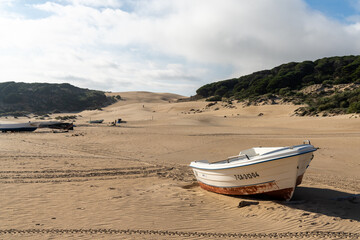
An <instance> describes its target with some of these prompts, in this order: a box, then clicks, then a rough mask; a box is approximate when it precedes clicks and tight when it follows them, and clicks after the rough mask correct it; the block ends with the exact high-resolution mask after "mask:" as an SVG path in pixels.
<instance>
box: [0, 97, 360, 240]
mask: <svg viewBox="0 0 360 240" xmlns="http://www.w3.org/2000/svg"><path fill="white" fill-rule="evenodd" d="M112 94H114V95H117V94H120V95H121V96H122V98H123V99H125V100H123V101H119V102H117V103H115V104H114V105H111V106H109V107H106V108H104V109H103V110H101V111H100V110H96V111H84V112H81V113H79V114H77V115H81V117H78V119H77V121H76V125H77V127H76V128H75V130H74V131H70V132H66V133H53V132H52V131H49V130H45V129H43V130H36V131H35V132H33V133H6V134H0V144H1V145H0V146H1V148H2V154H1V155H0V167H1V171H0V186H1V189H2V191H1V193H0V200H1V201H0V209H1V211H2V212H1V214H0V238H1V239H14V238H25V239H65V238H70V239H71V238H76V239H94V238H95V239H212V238H228V239H231V238H244V239H248V238H250V237H251V238H255V239H256V238H265V239H266V238H285V239H287V238H291V237H293V238H299V237H302V238H310V239H319V238H321V239H336V238H341V239H343V238H358V237H359V236H360V223H359V221H360V202H359V198H351V196H353V194H359V193H360V177H359V172H360V159H359V156H360V148H359V146H360V117H359V116H357V118H355V116H351V115H345V116H337V117H331V118H329V117H328V118H324V117H321V118H316V117H291V115H292V112H293V110H295V109H296V108H297V107H298V106H292V105H279V106H277V105H272V106H252V107H246V108H244V107H243V106H242V105H241V104H240V103H236V104H235V103H234V104H232V105H229V104H226V103H217V104H216V105H214V106H207V105H208V104H209V103H208V102H204V101H197V102H180V103H177V102H176V99H178V98H182V97H181V96H179V95H174V94H161V93H148V92H127V93H112ZM260 113H262V114H260ZM259 114H260V116H259ZM90 118H91V119H104V120H105V121H104V123H103V124H89V123H87V121H89V119H90ZM118 118H121V119H122V120H123V121H126V123H121V124H120V125H117V126H111V124H109V123H110V122H112V121H114V120H115V119H118ZM20 120H21V119H20ZM304 139H310V140H311V142H312V144H313V145H315V146H316V147H319V148H320V149H319V150H318V151H317V152H316V153H315V158H314V160H313V161H312V163H311V165H310V167H309V169H308V170H307V172H306V174H305V178H304V181H303V184H302V185H300V186H299V187H298V188H297V189H296V191H295V195H294V198H293V201H291V202H290V203H286V202H281V201H274V200H272V199H267V198H264V197H263V196H254V197H246V198H245V197H230V196H223V195H219V194H215V193H211V192H207V191H204V190H202V189H200V188H199V186H198V185H197V184H196V182H195V181H194V177H193V175H192V172H191V171H190V169H189V168H188V164H189V163H190V162H191V161H193V160H200V159H208V160H210V161H213V160H219V159H222V158H225V157H227V156H232V155H235V154H237V153H238V152H239V151H240V150H242V149H246V148H250V147H254V146H288V145H294V144H300V143H302V141H303V140H304ZM243 199H246V200H249V199H250V200H252V201H258V202H259V205H253V206H248V207H244V208H238V207H237V206H238V204H239V202H240V201H241V200H243Z"/></svg>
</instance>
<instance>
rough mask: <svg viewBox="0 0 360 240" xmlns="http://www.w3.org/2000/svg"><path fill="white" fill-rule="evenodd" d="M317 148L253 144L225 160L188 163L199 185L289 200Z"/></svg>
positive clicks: (224, 192) (215, 189) (223, 191)
mask: <svg viewBox="0 0 360 240" xmlns="http://www.w3.org/2000/svg"><path fill="white" fill-rule="evenodd" d="M316 150H317V149H316V148H315V147H314V146H312V145H311V144H310V141H305V142H304V144H302V145H296V146H291V147H255V148H251V149H248V150H244V151H241V152H240V154H239V155H237V156H233V157H229V158H228V159H226V160H222V161H218V162H213V163H209V162H208V161H207V160H201V161H195V162H191V164H190V167H192V169H193V171H194V174H195V176H196V178H197V181H198V182H199V185H200V186H201V187H202V188H203V189H206V190H209V191H212V192H216V193H221V194H227V195H251V194H260V193H264V194H268V195H271V196H273V197H276V198H280V199H285V200H287V201H288V200H290V199H291V197H292V195H293V193H294V190H295V187H296V186H297V185H299V184H300V183H301V181H302V178H303V175H304V173H305V171H306V169H307V167H308V166H309V164H310V161H311V160H312V159H313V157H314V155H313V152H314V151H316Z"/></svg>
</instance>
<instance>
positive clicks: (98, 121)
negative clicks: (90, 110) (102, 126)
mask: <svg viewBox="0 0 360 240" xmlns="http://www.w3.org/2000/svg"><path fill="white" fill-rule="evenodd" d="M103 121H104V119H99V120H90V121H89V123H102V122H103Z"/></svg>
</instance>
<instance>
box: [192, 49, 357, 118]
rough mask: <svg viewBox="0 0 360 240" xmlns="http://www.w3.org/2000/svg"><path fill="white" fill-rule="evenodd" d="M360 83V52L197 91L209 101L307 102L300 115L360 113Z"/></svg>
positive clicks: (279, 68)
mask: <svg viewBox="0 0 360 240" xmlns="http://www.w3.org/2000/svg"><path fill="white" fill-rule="evenodd" d="M359 86H360V56H344V57H330V58H322V59H319V60H316V61H304V62H290V63H287V64H282V65H280V66H277V67H275V68H273V69H271V70H263V71H259V72H255V73H252V74H249V75H246V76H241V77H239V78H233V79H228V80H223V81H219V82H214V83H210V84H206V85H204V86H202V87H200V88H199V89H198V90H197V91H196V93H197V95H196V96H197V97H203V98H206V99H207V101H220V100H223V99H233V100H239V101H245V100H246V101H249V102H250V103H251V102H257V101H259V99H267V100H274V99H281V101H282V102H293V103H295V104H305V107H302V108H299V111H298V114H299V115H316V114H318V113H320V112H328V113H333V114H342V113H360V88H359ZM270 102H271V101H270ZM273 102H275V101H273Z"/></svg>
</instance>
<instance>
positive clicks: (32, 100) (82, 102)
mask: <svg viewBox="0 0 360 240" xmlns="http://www.w3.org/2000/svg"><path fill="white" fill-rule="evenodd" d="M117 99H121V97H120V96H118V97H107V96H106V95H105V93H104V92H102V91H96V90H89V89H83V88H78V87H75V86H72V85H70V84H68V83H62V84H49V83H16V82H4V83H0V115H12V116H24V115H27V114H30V113H33V114H39V115H40V114H46V113H62V112H77V111H83V110H94V109H100V108H102V107H105V106H107V105H109V104H112V103H114V102H116V101H117Z"/></svg>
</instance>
